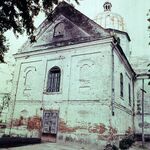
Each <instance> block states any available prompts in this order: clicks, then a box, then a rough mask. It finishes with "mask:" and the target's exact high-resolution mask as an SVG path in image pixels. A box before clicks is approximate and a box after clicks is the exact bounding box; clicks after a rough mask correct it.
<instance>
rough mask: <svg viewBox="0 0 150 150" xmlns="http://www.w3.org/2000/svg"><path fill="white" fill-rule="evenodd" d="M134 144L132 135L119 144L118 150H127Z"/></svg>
mask: <svg viewBox="0 0 150 150" xmlns="http://www.w3.org/2000/svg"><path fill="white" fill-rule="evenodd" d="M134 142H135V140H134V136H133V135H130V136H127V137H125V138H124V139H122V140H121V141H120V142H119V148H120V149H121V150H126V149H129V147H131V146H132V144H133V143H134Z"/></svg>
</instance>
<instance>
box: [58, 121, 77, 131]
mask: <svg viewBox="0 0 150 150" xmlns="http://www.w3.org/2000/svg"><path fill="white" fill-rule="evenodd" d="M59 131H60V132H62V133H65V132H75V131H76V128H72V127H69V126H68V125H67V124H66V123H65V121H64V120H63V119H60V121H59Z"/></svg>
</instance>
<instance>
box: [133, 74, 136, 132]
mask: <svg viewBox="0 0 150 150" xmlns="http://www.w3.org/2000/svg"><path fill="white" fill-rule="evenodd" d="M135 81H136V79H135V77H134V78H132V96H133V98H132V100H133V104H132V113H133V116H132V117H133V119H132V121H133V125H132V127H133V132H134V134H135V95H134V93H135V89H134V86H135Z"/></svg>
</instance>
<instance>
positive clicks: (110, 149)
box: [104, 144, 118, 150]
mask: <svg viewBox="0 0 150 150" xmlns="http://www.w3.org/2000/svg"><path fill="white" fill-rule="evenodd" d="M104 150H118V148H117V147H116V146H115V145H111V144H107V145H106V147H105V149H104Z"/></svg>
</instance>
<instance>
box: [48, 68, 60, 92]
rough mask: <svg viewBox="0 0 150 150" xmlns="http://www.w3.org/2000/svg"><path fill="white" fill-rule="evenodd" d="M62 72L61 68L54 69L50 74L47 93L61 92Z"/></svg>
mask: <svg viewBox="0 0 150 150" xmlns="http://www.w3.org/2000/svg"><path fill="white" fill-rule="evenodd" d="M60 77H61V71H60V68H59V67H53V68H51V69H50V71H49V74H48V83H47V92H59V90H60Z"/></svg>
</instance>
